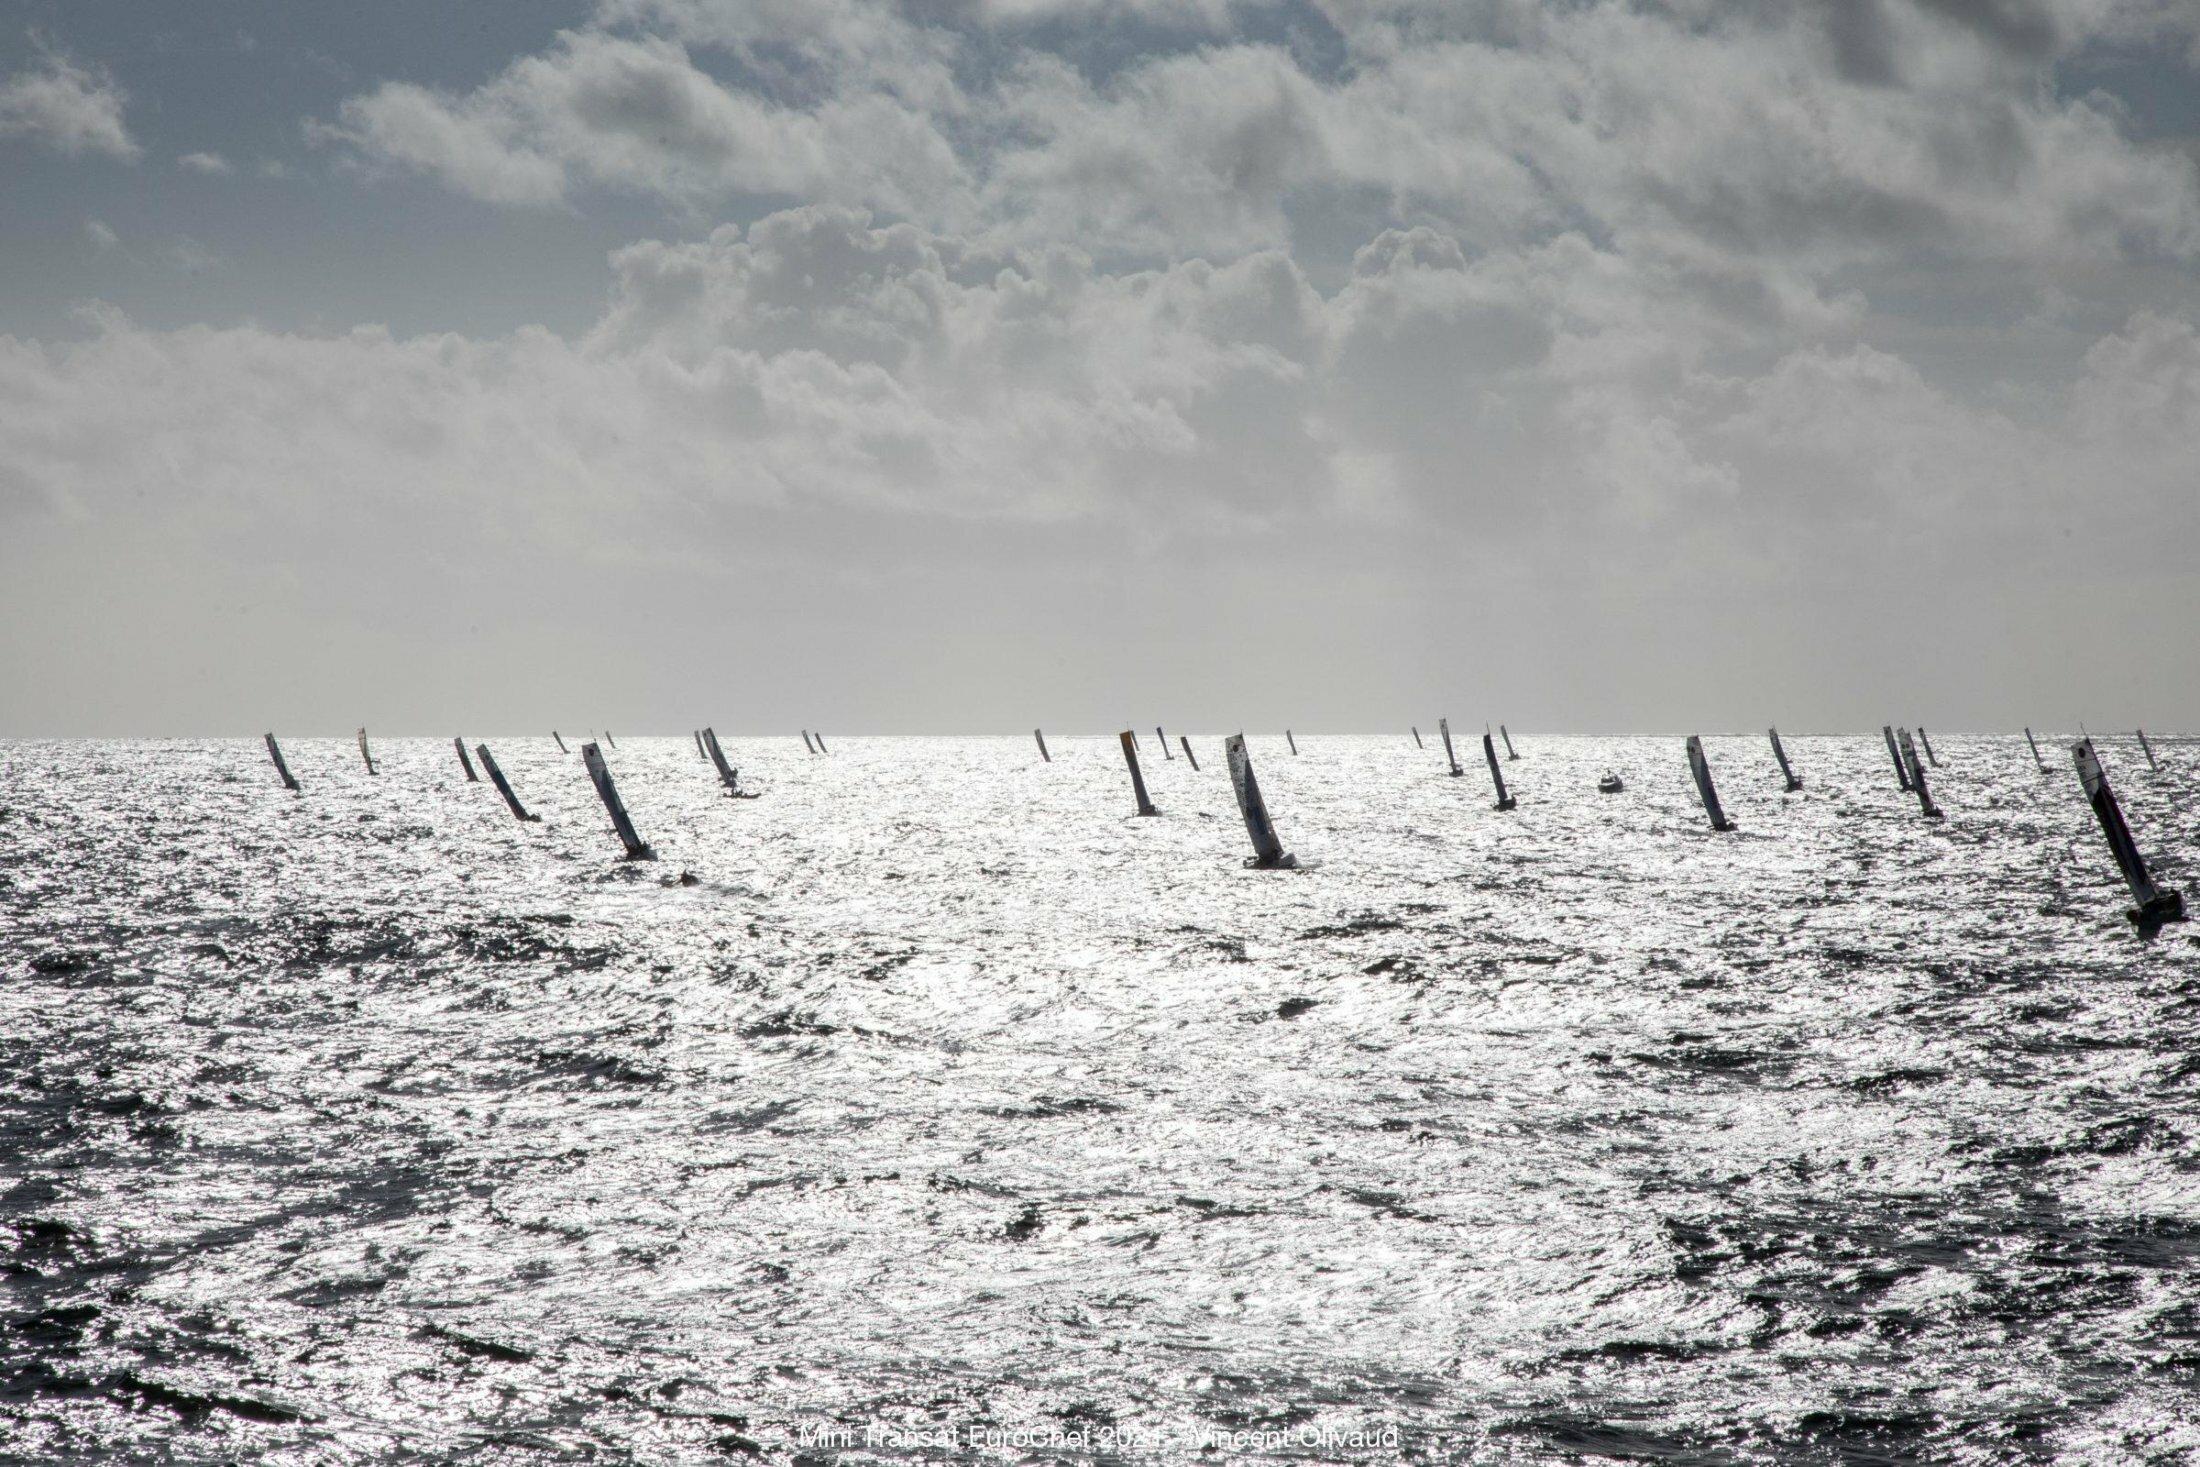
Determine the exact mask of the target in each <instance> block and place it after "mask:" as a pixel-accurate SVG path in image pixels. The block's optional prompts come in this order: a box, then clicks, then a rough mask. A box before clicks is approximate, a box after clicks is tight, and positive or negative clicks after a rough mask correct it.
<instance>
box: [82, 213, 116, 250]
mask: <svg viewBox="0 0 2200 1467" xmlns="http://www.w3.org/2000/svg"><path fill="white" fill-rule="evenodd" d="M84 237H85V238H86V239H88V240H90V241H91V242H92V249H93V251H94V252H96V253H98V254H105V253H107V251H109V250H111V249H113V248H115V247H116V246H117V245H119V244H121V243H122V236H121V235H119V234H116V233H115V232H114V230H113V228H111V227H110V226H109V225H107V224H106V223H104V222H103V221H101V220H98V219H87V220H85V221H84Z"/></svg>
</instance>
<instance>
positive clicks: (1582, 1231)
mask: <svg viewBox="0 0 2200 1467" xmlns="http://www.w3.org/2000/svg"><path fill="white" fill-rule="evenodd" d="M1423 733H1424V735H1425V736H1426V737H1427V738H1428V740H1429V744H1430V747H1429V748H1427V749H1416V748H1415V747H1414V743H1413V740H1412V739H1411V737H1410V736H1407V735H1404V734H1398V735H1385V736H1382V737H1360V738H1340V737H1318V736H1317V737H1306V738H1302V739H1300V740H1299V748H1300V751H1301V752H1300V753H1299V754H1298V755H1296V756H1294V755H1292V754H1291V753H1290V752H1289V750H1288V749H1287V748H1286V747H1285V744H1284V740H1283V739H1282V738H1280V737H1268V736H1265V735H1259V734H1256V735H1254V736H1253V737H1252V739H1251V740H1250V744H1251V748H1252V751H1253V756H1254V759H1255V761H1256V766H1257V769H1258V773H1259V777H1260V781H1261V784H1262V786H1263V788H1264V789H1265V791H1266V794H1267V798H1268V803H1269V807H1270V809H1271V812H1272V813H1273V815H1274V818H1275V822H1276V825H1277V828H1278V831H1279V833H1280V834H1281V836H1282V839H1283V841H1284V843H1285V844H1286V845H1287V846H1288V847H1289V848H1290V849H1291V850H1292V851H1294V852H1295V853H1296V854H1297V855H1298V856H1299V857H1300V858H1301V860H1302V861H1303V862H1305V863H1306V869H1301V870H1297V871H1260V870H1248V869H1246V868H1245V866H1244V864H1243V861H1244V858H1245V857H1246V856H1247V855H1248V854H1249V851H1250V848H1249V846H1248V844H1247V841H1246V836H1245V831H1244V827H1243V825H1242V823H1241V822H1240V820H1239V818H1238V814H1237V811H1236V807H1235V804H1234V801H1233V798H1232V795H1231V790H1230V783H1229V777H1228V774H1227V773H1226V771H1225V768H1224V764H1223V758H1222V749H1221V744H1220V740H1219V738H1218V737H1217V736H1214V735H1212V734H1208V735H1201V734H1194V735H1193V739H1192V742H1193V747H1194V749H1195V750H1196V751H1197V752H1198V754H1199V757H1200V761H1201V767H1200V769H1199V770H1198V771H1197V772H1194V771H1193V769H1192V768H1191V767H1190V765H1189V764H1188V763H1187V762H1186V761H1185V759H1184V756H1183V754H1182V752H1181V751H1180V750H1179V751H1176V753H1175V757H1174V758H1172V759H1169V760H1166V761H1165V760H1163V759H1162V758H1161V757H1160V751H1159V749H1158V748H1157V747H1156V744H1155V741H1154V740H1153V739H1152V738H1151V737H1150V736H1149V737H1148V738H1147V739H1146V740H1145V775H1146V779H1147V782H1148V784H1149V786H1150V787H1151V789H1152V792H1153V798H1154V801H1155V803H1156V804H1157V805H1158V806H1159V807H1160V810H1161V814H1160V816H1159V817H1158V818H1153V819H1141V818H1138V817H1136V816H1135V815H1133V813H1132V803H1131V794H1130V789H1129V783H1128V780H1127V777H1126V775H1125V772H1124V768H1123V761H1122V758H1121V755H1120V753H1119V751H1118V749H1117V747H1116V740H1115V738H1114V736H1113V735H1112V734H1110V735H1108V736H1107V737H1105V738H1093V737H1087V738H1071V737H1055V738H1053V739H1051V741H1050V742H1051V744H1052V748H1053V753H1054V760H1053V762H1052V763H1051V764H1046V763H1042V762H1041V761H1040V759H1039V756H1038V751H1037V749H1036V748H1035V747H1034V745H1033V743H1032V741H1031V740H1030V739H1029V738H1028V737H1026V736H1018V737H1014V738H973V739H866V738H859V737H845V738H844V737H839V736H832V742H831V753H830V754H829V755H827V756H812V755H810V754H808V753H806V752H805V751H804V749H803V746H802V744H801V742H800V741H799V740H792V739H783V738H769V739H766V738H755V739H751V738H728V739H727V740H726V744H727V752H728V755H729V757H730V758H731V759H733V760H734V762H736V763H737V764H738V765H739V766H740V771H741V781H742V784H743V785H744V786H745V787H749V788H752V789H753V790H754V791H755V792H756V794H757V795H758V796H759V798H756V799H753V800H739V801H736V800H731V799H727V798H725V797H724V796H723V794H722V793H721V792H720V788H719V786H718V784H717V781H716V780H715V778H714V777H713V775H712V773H711V772H710V769H709V766H708V765H707V764H705V763H704V762H703V760H702V759H701V757H700V756H699V755H698V753H697V751H696V748H695V746H694V743H693V742H692V740H690V739H688V738H686V737H684V736H683V737H677V738H659V739H647V738H640V737H635V738H628V739H622V740H621V741H620V742H619V744H618V746H617V747H616V748H607V749H606V750H605V755H606V758H607V760H608V762H609V767H610V769H611V771H612V773H613V774H614V776H615V777H616V779H617V781H618V785H619V789H620V791H621V793H622V794H623V795H624V797H625V801H626V804H627V806H628V807H629V809H630V810H631V811H632V813H633V817H634V821H635V824H636V825H637V826H638V827H639V829H640V832H641V834H642V835H643V836H644V837H645V838H646V839H648V840H649V841H650V842H652V843H653V844H654V846H655V848H656V850H657V852H658V854H659V859H658V860H656V861H654V862H628V861H625V860H622V859H620V848H619V845H618V842H617V840H616V839H615V837H614V836H613V834H612V830H611V827H610V824H609V822H608V820H607V819H606V817H605V815H604V811H603V809H602V807H601V805H600V804H599V803H598V801H597V797H596V794H595V792H594V790H593V789H592V788H591V787H590V785H589V783H588V780H587V778H586V776H585V774H584V772H583V770H582V764H581V758H580V754H579V744H580V740H579V739H578V738H575V737H573V736H572V735H571V734H568V736H567V737H568V742H569V743H571V744H572V745H573V746H574V748H573V752H571V753H567V754H561V753H560V752H559V750H558V749H557V747H556V746H555V745H554V744H553V743H552V742H551V741H550V740H549V739H548V738H545V737H534V736H531V737H525V738H503V739H496V738H492V739H490V740H489V743H490V744H491V747H492V748H493V749H494V751H495V752H496V754H497V757H498V758H499V760H500V761H501V762H502V764H503V766H504V769H505V771H506V772H507V774H509V776H510V777H511V779H512V782H513V784H514V785H515V786H516V787H517V789H518V792H519V794H520V796H521V798H522V799H523V800H525V801H526V802H527V804H528V805H529V806H530V807H531V808H532V809H534V810H535V811H537V812H539V813H540V814H541V815H542V817H543V818H542V822H541V823H540V824H535V825H522V824H520V823H518V822H516V821H515V820H513V819H512V817H511V816H510V815H509V814H508V813H507V811H506V809H505V807H504V805H503V804H502V802H501V801H500V800H499V799H498V797H497V796H496V794H495V793H494V792H493V790H492V789H491V787H490V786H489V785H488V784H487V783H486V782H483V783H479V784H469V783H467V782H466V779H465V776H464V773H463V772H462V771H461V769H460V768H459V765H458V762H457V758H456V756H455V755H454V754H453V752H452V749H451V746H450V743H449V742H448V740H438V739H402V740H400V739H385V740H378V741H377V742H376V745H375V753H376V757H377V761H378V763H379V765H380V773H379V774H377V775H374V776H372V777H370V776H369V775H368V774H367V773H366V772H365V770H364V769H363V768H362V767H361V764H360V760H359V758H358V754H357V751H356V749H355V748H354V747H353V745H352V742H351V741H350V740H348V739H346V740H311V739H299V740H294V741H290V742H287V743H286V744H285V746H284V752H285V754H286V755H287V757H288V759H289V762H290V766H291V768H292V770H293V771H294V772H295V773H296V774H297V776H298V778H299V780H300V781H301V783H302V784H303V786H304V788H303V791H302V792H301V793H299V794H296V795H293V794H291V793H289V792H287V791H286V790H284V789H283V788H282V787H281V785H280V783H279V782H278V780H277V778H276V775H275V772H274V770H273V768H272V766H271V765H270V764H269V762H268V759H267V757H266V754H265V752H264V751H263V749H262V748H261V746H260V744H259V743H258V742H257V741H256V740H255V741H242V740H238V741H196V742H187V741H178V742H35V741H15V742H7V743H0V1460H5V1461H9V1462H16V1461H22V1462H92V1461H114V1460H131V1461H159V1462H176V1463H217V1462H235V1461H272V1462H300V1463H304V1462H430V1461H432V1462H465V1463H521V1462H536V1461H570V1462H597V1463H625V1462H636V1463H689V1462H697V1463H700V1462H721V1461H729V1460H732V1461H739V1460H754V1459H761V1460H766V1461H775V1462H783V1461H792V1460H803V1459H806V1460H810V1461H819V1462H823V1461H834V1460H839V1461H867V1460H932V1459H937V1460H966V1459H982V1460H999V1461H1033V1460H1037V1461H1049V1460H1086V1459H1092V1458H1107V1457H1111V1456H1112V1457H1115V1458H1119V1459H1122V1460H1139V1461H1146V1460H1169V1461H1206V1462H1230V1461H1263V1460H1277V1461H1282V1460H1335V1461H1390V1460H1407V1461H1469V1462H1492V1463H1512V1462H1560V1461H1581V1460H1596V1459H1618V1460H1627V1461H1650V1462H1660V1463H1726V1462H1823V1463H1895V1462H1905V1461H1936V1462H1941V1461H1951V1462H1973V1463H1987V1462H1996V1463H1999V1462H2011V1463H2022V1462H2033V1461H2045V1460H2050V1459H2063V1460H2072V1461H2084V1462H2161V1463H2170V1462H2193V1461H2200V1275H2196V1269H2195V1265H2196V1263H2200V945H2196V944H2195V940H2194V936H2193V928H2192V927H2191V926H2183V927H2175V926H2173V927H2169V928H2166V929H2164V930H2163V931H2162V932H2161V933H2160V934H2159V935H2158V936H2156V937H2154V938H2153V939H2152V940H2146V939H2143V938H2142V937H2141V936H2140V935H2138V934H2137V933H2135V932H2134V930H2133V929H2132V927H2131V926H2130V924H2129V923H2128V922H2127V921H2126V920H2125V918H2124V915H2123V914H2124V911H2125V909H2126V908H2127V907H2128V906H2129V905H2130V899H2129V896H2128V894H2127V893H2126V891H2125V890H2124V888H2123V886H2122V884H2121V883H2120V882H2119V881H2118V879H2117V877H2116V873H2115V869H2114V867H2113V866H2112V865H2111V864H2110V861H2109V857H2108V854H2107V849H2106V846H2105V844H2104V843H2103V841H2102V839H2101V836H2100V833H2099V830H2098V828H2097V826H2096V825H2095V823H2094V819H2093V816H2092V814H2091V812H2090V810H2089V809H2088V807H2087V805H2086V803H2085V801H2084V798H2083V796H2082V793H2081V791H2080V790H2079V787H2078V781H2077V777H2076V774H2075V772H2074V771H2073V769H2072V767H2071V761H2070V756H2069V751H2068V745H2067V740H2062V739H2058V740H2054V741H2049V740H2045V739H2043V741H2042V747H2043V749H2045V751H2046V753H2047V756H2048V764H2049V767H2048V769H2047V770H2046V772H2044V773H2043V772H2042V771H2041V770H2040V769H2038V768H2037V767H2035V765H2034V764H2033V761H2032V757H2031V754H2030V752H2029V751H2028V750H2027V748H2026V746H2025V743H2024V741H2023V739H2022V738H2021V737H2014V738H2006V737H1962V736H1958V735H1954V734H1944V735H1938V736H1936V737H1935V738H1934V740H1933V742H1934V746H1935V748H1936V750H1938V751H1943V752H1945V753H1946V754H1947V756H1948V757H1947V758H1946V759H1945V760H1943V761H1941V766H1940V767H1939V768H1938V769H1936V770H1933V771H1932V773H1933V777H1934V780H1935V784H1934V791H1933V792H1934V795H1935V797H1936V799H1937V800H1938V802H1939V803H1940V805H1941V806H1942V807H1943V808H1944V809H1945V811H1946V814H1947V818H1946V819H1945V820H1943V821H1938V822H1934V821H1928V820H1926V819H1924V818H1922V817H1921V815H1920V813H1919V809H1918V806H1917V804H1916V803H1915V801H1914V800H1913V799H1912V798H1910V797H1909V796H1905V795H1904V794H1902V792H1901V791H1900V790H1899V789H1897V788H1896V786H1895V782H1894V776H1893V771H1892V768H1891V766H1890V764H1889V762H1888V758H1887V754H1886V751H1885V748H1884V746H1883V745H1882V743H1881V742H1880V740H1879V738H1878V736H1877V734H1876V732H1875V733H1873V734H1872V735H1871V736H1869V737H1858V738H1812V737H1801V736H1798V737H1792V738H1789V739H1788V740H1787V746H1788V751H1789V753H1790V755H1791V756H1792V758H1793V760H1794V763H1795V765H1796V767H1797V770H1798V772H1799V773H1800V774H1801V775H1802V776H1803V778H1804V779H1805V781H1806V787H1805V788H1804V789H1803V790H1802V791H1801V792H1800V793H1798V794H1793V795H1788V794H1783V793H1782V792H1781V787H1780V780H1779V776H1778V773H1777V772H1776V770H1775V769H1774V766H1773V764H1772V760H1771V755H1770V751H1769V749H1768V747H1767V746H1766V744H1765V741H1764V739H1763V737H1762V735H1756V734H1753V735H1749V736H1742V735H1733V736H1712V737H1708V738H1707V739H1706V740H1705V743H1706V747H1707V749H1708V753H1709V758H1710V763H1711V766H1712V768H1713V770H1714V771H1715V774H1716V776H1717V778H1718V780H1719V784H1720V790H1721V793H1722V794H1723V796H1724V798H1725V802H1726V807H1727V811H1728V813H1729V814H1730V815H1731V816H1732V817H1733V819H1734V820H1735V822H1736V823H1737V825H1738V827H1739V828H1738V829H1737V830H1736V831H1734V832H1733V833H1731V834H1718V833H1714V832H1713V831H1712V830H1711V829H1710V828H1709V826H1708V824H1707V822H1706V821H1705V819H1704V816H1703V813H1702V810H1701V807H1700V806H1699V804H1698V802H1697V796H1696V792H1695V789H1694V786H1693V785H1692V784H1691V782H1690V779H1689V775H1688V769H1687V764H1686V761H1685V756H1684V754H1683V747H1682V740H1681V738H1680V737H1679V736H1671V737H1657V738H1609V739H1591V738H1581V739H1565V738H1534V737H1526V736H1516V737H1517V739H1518V743H1519V746H1520V757H1519V758H1518V759H1517V760H1515V761H1512V762H1509V763H1507V764H1505V766H1504V769H1505V773H1506V775H1507V778H1508V779H1509V780H1510V781H1511V782H1512V784H1513V788H1514V791H1515V793H1516V794H1517V795H1518V797H1519V802H1520V803H1519V808H1518V809H1516V810H1513V811H1511V812H1509V813H1499V812H1498V811H1496V810H1494V809H1493V808H1492V797H1491V791H1490V787H1489V780H1488V771H1487V769H1486V768H1485V767H1484V766H1483V764H1482V761H1481V759H1480V757H1479V755H1480V750H1479V747H1478V742H1479V741H1478V740H1477V746H1474V747H1471V748H1470V747H1468V746H1462V748H1461V751H1460V752H1461V755H1462V758H1463V761H1464V762H1465V763H1466V766H1467V769H1466V775H1465V777H1463V778H1459V779H1452V778H1448V777H1446V774H1445V769H1444V761H1443V755H1442V753H1441V751H1440V749H1438V748H1437V747H1436V739H1435V735H1434V731H1433V729H1426V728H1425V729H1424V730H1423ZM1171 737H1172V739H1173V738H1174V737H1175V735H1174V733H1173V732H1172V734H1171ZM2099 742H2100V745H2101V750H2102V753H2103V756H2104V758H2105V760H2106V762H2107V764H2108V766H2109V769H2110V772H2111V775H2112V777H2113V778H2114V780H2115V782H2116V786H2117V789H2118V792H2119V794H2120V796H2121V798H2122V801H2123V804H2124V808H2125V810H2126V812H2127V813H2128V815H2129V816H2130V820H2131V824H2132V827H2133V829H2134V831H2135V832H2136V834H2137V837H2138V843H2139V846H2140V848H2141V849H2142V850H2143V851H2144V852H2146V853H2147V855H2148V856H2149V857H2150V858H2151V859H2152V860H2153V861H2154V862H2155V864H2156V867H2157V871H2158V874H2159V875H2160V876H2161V877H2162V878H2163V879H2164V880H2165V881H2167V882H2169V883H2171V884H2182V885H2184V886H2186V887H2187V888H2188V891H2189V893H2190V894H2191V895H2193V896H2195V897H2196V898H2200V890H2193V888H2195V887H2200V867H2196V865H2195V863H2194V861H2193V852H2194V851H2195V849H2196V848H2200V800H2196V799H2195V795H2194V789H2195V782H2196V781H2200V742H2186V741H2181V740H2175V739H2161V740H2157V741H2156V748H2157V753H2158V754H2159V755H2160V757H2161V759H2162V764H2163V767H2162V769H2161V771H2160V772H2159V773H2154V772H2150V771H2149V770H2148V769H2147V765H2146V761H2145V759H2144V757H2143V756H2142V755H2141V754H2140V752H2139V750H2138V747H2137V746H2136V744H2133V743H2128V742H2126V741H2123V740H2116V739H2101V740H2100V741H2099ZM1608 769H1610V770H1615V771H1617V772H1618V773H1620V774H1621V775H1622V776H1623V777H1624V778H1625V780H1626V784H1627V788H1626V790H1625V791H1624V792H1623V793H1620V794H1614V795H1600V794H1599V793H1597V791H1596V789H1595V784H1596V781H1597V779H1598V777H1599V776H1600V775H1602V774H1604V773H1605V772H1606V771H1607V770H1608ZM2196 904H2200V903H2196Z"/></svg>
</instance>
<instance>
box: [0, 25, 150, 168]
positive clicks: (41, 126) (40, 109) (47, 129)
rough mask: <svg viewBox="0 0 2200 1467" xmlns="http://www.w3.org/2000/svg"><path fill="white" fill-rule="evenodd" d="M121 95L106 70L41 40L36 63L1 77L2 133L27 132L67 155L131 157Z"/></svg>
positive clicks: (133, 150)
mask: <svg viewBox="0 0 2200 1467" xmlns="http://www.w3.org/2000/svg"><path fill="white" fill-rule="evenodd" d="M125 100H126V97H125V95H124V93H123V92H122V90H121V88H119V87H117V86H116V85H115V82H114V78H112V77H110V76H109V75H108V74H107V73H106V71H105V70H104V69H101V68H98V67H91V66H85V65H81V64H79V63H78V62H76V61H75V60H73V59H72V58H71V57H69V56H68V55H66V54H65V53H63V52H61V51H59V50H56V49H53V48H51V47H47V46H45V45H43V44H41V46H40V48H39V57H38V62H37V64H36V65H34V66H32V67H31V68H29V69H28V70H25V71H19V72H17V73H16V74H15V75H14V76H11V77H9V78H8V79H7V80H6V81H0V137H9V136H19V137H31V138H36V139H38V140H39V141H40V142H43V143H45V144H46V145H47V146H49V147H52V148H55V149H58V150H59V151H61V152H63V153H67V154H70V155H71V156H74V155H76V154H79V153H97V154H100V155H102V156H105V157H109V158H119V159H121V160H123V161H124V162H134V161H136V159H137V157H138V154H139V152H140V149H139V147H138V145H137V144H136V143H135V142H133V141H132V140H131V138H130V133H129V130H128V129H127V128H126V127H125V126H124V125H123V121H122V108H123V103H124V101H125Z"/></svg>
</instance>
